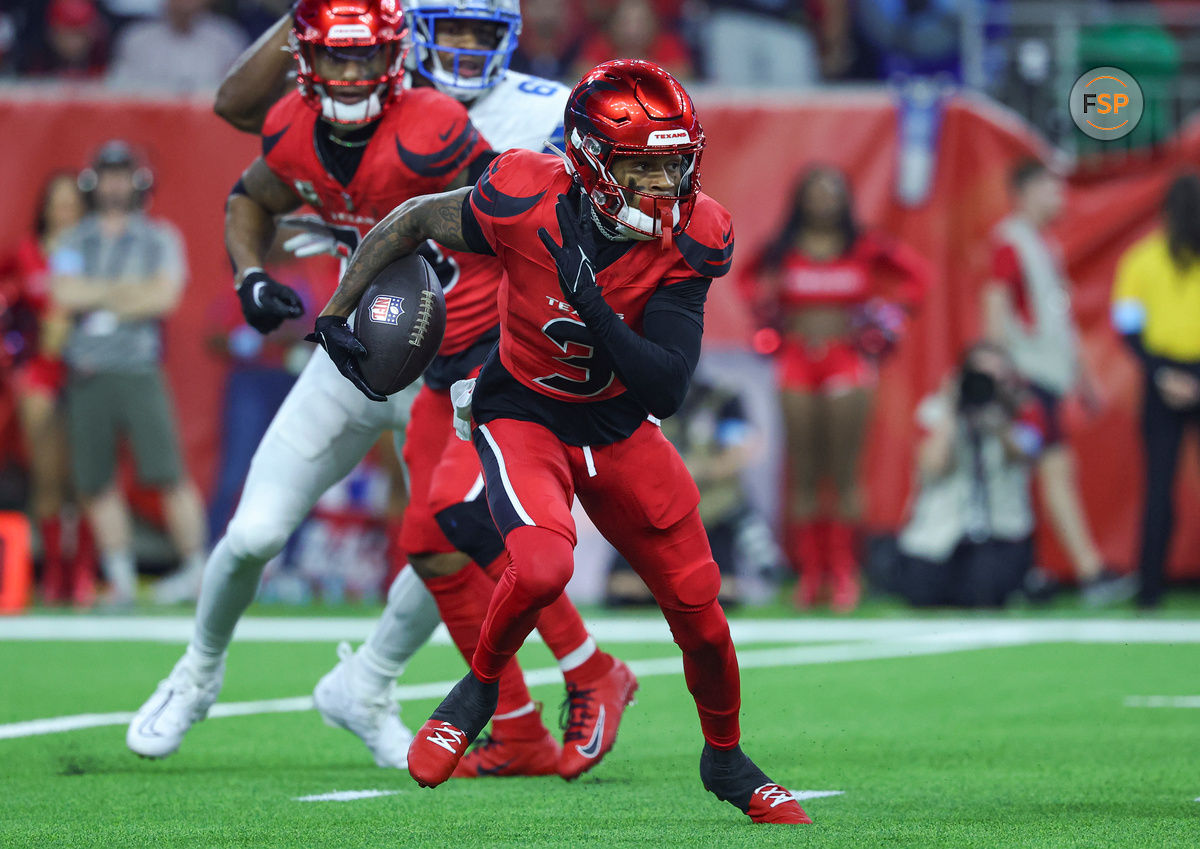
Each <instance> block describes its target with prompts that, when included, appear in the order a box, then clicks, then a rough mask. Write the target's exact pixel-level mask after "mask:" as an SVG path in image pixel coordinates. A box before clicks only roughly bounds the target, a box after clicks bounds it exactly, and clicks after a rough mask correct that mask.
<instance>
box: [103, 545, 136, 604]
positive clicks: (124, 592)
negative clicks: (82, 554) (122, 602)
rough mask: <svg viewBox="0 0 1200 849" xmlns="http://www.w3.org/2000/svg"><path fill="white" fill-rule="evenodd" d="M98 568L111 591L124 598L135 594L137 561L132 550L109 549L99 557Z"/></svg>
mask: <svg viewBox="0 0 1200 849" xmlns="http://www.w3.org/2000/svg"><path fill="white" fill-rule="evenodd" d="M100 570H101V571H102V572H104V580H106V581H108V583H109V585H110V586H111V587H112V588H113V591H114V592H115V593H116V594H117V595H119V596H123V597H125V598H133V597H134V596H135V595H137V562H136V561H135V560H134V559H133V552H132V551H128V550H125V551H109V552H105V553H104V554H103V555H101V557H100Z"/></svg>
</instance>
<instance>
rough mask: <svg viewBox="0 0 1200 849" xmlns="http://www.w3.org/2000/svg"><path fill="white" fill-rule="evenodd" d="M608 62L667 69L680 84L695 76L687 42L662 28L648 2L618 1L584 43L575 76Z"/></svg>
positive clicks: (576, 65)
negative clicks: (631, 61) (624, 61)
mask: <svg viewBox="0 0 1200 849" xmlns="http://www.w3.org/2000/svg"><path fill="white" fill-rule="evenodd" d="M609 59H644V60H646V61H647V62H653V63H654V64H655V65H659V66H661V67H663V68H666V69H667V70H668V71H670V72H671V75H672V76H674V77H675V78H676V79H678V80H680V81H682V82H687V81H688V80H689V79H691V78H692V77H693V76H695V68H694V66H693V62H692V54H691V51H690V50H689V48H688V45H687V42H685V41H684V40H683V38H682V37H680V36H679V35H678V34H677V33H675V32H671V31H669V30H667V29H664V28H663V26H662V22H661V21H660V20H659V17H658V14H657V13H656V12H655V10H654V6H653V5H652V4H651V3H650V0H618V2H617V3H616V4H615V5H614V6H613V8H612V14H611V17H609V19H608V25H607V26H606V27H605V28H604V29H603V30H600V31H598V32H595V33H593V34H592V35H590V36H589V37H586V38H585V39H584V41H583V44H582V46H581V47H580V50H579V58H578V59H577V60H576V62H575V76H580V77H581V76H583V75H584V74H585V73H587V72H588V71H590V70H591V69H592V68H594V67H595V66H596V65H599V64H600V63H601V62H607V61H608V60H609Z"/></svg>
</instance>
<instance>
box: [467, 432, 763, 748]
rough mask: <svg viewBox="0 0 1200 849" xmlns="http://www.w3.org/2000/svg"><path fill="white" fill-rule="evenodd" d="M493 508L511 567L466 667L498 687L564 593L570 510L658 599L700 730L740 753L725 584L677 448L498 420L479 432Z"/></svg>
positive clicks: (647, 437) (661, 441)
mask: <svg viewBox="0 0 1200 849" xmlns="http://www.w3.org/2000/svg"><path fill="white" fill-rule="evenodd" d="M475 445H476V448H478V449H479V455H480V459H481V460H482V461H483V469H484V478H485V480H486V481H487V495H488V504H489V506H490V507H491V509H492V516H493V518H495V519H496V524H497V526H498V527H499V528H500V530H501V532H502V533H504V534H505V545H506V547H507V548H508V551H509V555H510V557H511V560H512V563H511V564H510V565H509V567H508V569H507V570H506V571H505V573H504V575H503V577H502V578H501V579H500V583H499V584H498V585H497V587H496V592H495V594H494V595H493V596H492V600H491V604H490V606H489V608H488V614H487V620H486V621H485V622H484V626H483V633H482V634H481V635H480V640H479V647H478V648H477V649H476V650H475V655H474V658H473V659H472V662H471V668H472V670H473V671H474V672H475V674H476V675H477V676H478V677H479V678H481V679H482V680H485V681H495V680H498V678H499V677H500V675H501V673H502V672H503V670H504V667H505V665H506V664H507V663H508V662H509V660H510V659H511V658H512V656H513V655H514V654H515V653H516V651H517V649H519V648H520V647H521V644H522V643H523V642H524V641H525V638H526V637H527V636H528V635H529V632H530V631H531V630H533V627H534V625H535V624H536V622H537V617H538V615H539V613H540V612H541V610H542V609H543V608H544V607H546V606H547V605H549V604H550V603H552V602H554V601H555V600H556V599H558V598H559V597H560V596H561V595H562V593H563V591H564V590H565V589H566V586H567V582H568V581H569V580H570V577H571V573H572V571H573V568H574V558H573V553H572V549H573V547H574V543H575V526H574V522H573V521H572V519H571V502H572V500H573V498H574V497H575V496H576V495H578V496H579V500H580V502H581V503H582V504H583V506H584V508H585V509H586V510H587V511H588V515H589V516H590V517H591V518H592V521H593V522H595V524H596V527H597V528H598V529H599V530H600V532H601V533H602V534H604V536H605V537H606V538H607V539H608V540H609V542H611V543H612V544H613V545H614V546H615V547H616V549H617V550H618V551H619V552H620V553H621V554H622V555H623V556H624V557H625V559H626V560H628V561H629V563H630V565H632V566H633V568H634V570H635V571H636V572H637V573H638V575H640V576H641V578H642V580H644V581H645V582H646V585H647V586H648V587H649V588H650V591H651V592H652V593H653V594H654V598H655V600H656V601H657V602H658V605H659V607H660V608H661V609H662V611H663V614H664V616H665V617H666V619H667V622H668V624H669V625H670V626H671V633H672V635H673V636H674V638H675V642H676V643H677V644H678V645H679V647H680V649H681V650H682V651H683V666H684V675H685V677H686V679H687V685H688V689H689V690H690V691H691V693H692V696H693V698H694V699H695V700H696V709H697V712H698V713H699V715H700V728H701V731H702V732H703V734H704V738H705V740H707V741H708V742H709V743H710V744H712V745H713V746H716V747H718V748H729V747H732V746H734V745H736V744H737V742H738V739H739V737H740V731H739V728H738V711H739V709H740V707H741V695H740V693H741V685H740V680H739V675H738V666H737V656H736V654H735V652H734V648H733V641H732V639H730V636H729V624H728V622H727V621H726V619H725V612H724V611H723V610H722V609H721V606H720V605H719V604H718V603H717V592H718V591H719V589H720V586H721V576H720V572H719V571H718V569H717V564H716V562H715V561H714V560H713V558H712V552H711V550H710V549H709V545H708V536H707V535H706V534H705V531H704V526H703V524H701V522H700V514H699V512H698V511H697V509H696V506H697V504H698V503H699V500H700V496H699V492H698V491H697V489H696V484H695V483H694V482H693V481H692V479H691V476H690V475H689V474H688V472H687V469H686V468H685V467H684V465H683V461H682V460H681V459H680V458H679V454H678V453H677V452H676V450H675V448H674V447H673V446H672V445H671V444H670V442H668V441H667V439H666V437H664V436H663V435H662V431H660V430H659V429H658V428H657V427H656V426H654V425H653V424H651V423H649V422H646V423H645V424H643V425H642V426H641V427H640V428H638V430H637V431H636V432H635V433H634V434H633V435H632V436H630V437H629V438H628V439H624V440H622V441H620V442H617V443H614V444H612V445H605V446H598V447H593V448H579V447H576V446H571V445H566V444H565V443H563V442H561V441H560V440H559V439H558V438H557V437H556V436H555V435H554V434H553V433H551V432H550V431H549V430H548V429H546V428H544V427H542V426H540V425H536V424H533V423H531V422H523V421H516V420H512V419H498V420H495V421H491V422H488V423H487V424H485V425H481V426H479V427H478V428H476V434H475Z"/></svg>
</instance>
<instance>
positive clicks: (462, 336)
mask: <svg viewBox="0 0 1200 849" xmlns="http://www.w3.org/2000/svg"><path fill="white" fill-rule="evenodd" d="M318 120H319V116H318V114H317V112H316V110H314V109H312V108H311V107H310V106H308V105H307V104H306V103H305V102H304V101H303V99H302V98H301V97H300V93H299V92H292V93H290V94H288V95H287V96H286V97H284V98H282V99H281V100H280V101H279V102H278V103H276V104H275V105H274V106H273V107H272V108H271V111H270V112H269V113H268V114H267V119H266V122H265V123H264V124H263V137H262V143H263V160H264V161H265V162H266V164H267V167H269V168H270V169H271V171H273V172H274V173H275V175H276V176H278V177H279V178H280V179H281V180H283V181H284V182H286V183H289V184H290V185H291V186H292V187H293V188H294V189H295V190H296V193H297V194H299V195H300V197H301V198H303V199H304V201H305V202H306V203H307V204H308V205H309V206H311V207H312V208H313V209H314V210H315V211H316V212H317V213H318V214H319V215H320V216H321V217H322V218H323V219H324V220H325V221H326V223H328V224H330V225H333V226H335V227H340V228H344V229H345V232H346V235H347V241H348V242H351V243H353V244H357V243H358V241H359V239H361V238H362V237H363V236H364V235H366V233H367V231H368V230H370V229H371V228H372V227H373V226H375V224H376V223H377V222H378V221H379V220H380V219H382V218H383V217H384V216H386V215H387V214H388V213H389V212H391V211H392V210H393V209H394V208H395V207H397V206H399V205H400V204H401V203H403V202H404V201H406V200H408V199H409V198H413V197H416V196H418V195H425V194H433V193H436V192H441V191H444V190H445V189H446V186H447V184H448V183H449V182H450V180H451V179H453V178H454V176H455V175H457V174H458V173H459V172H460V171H461V170H462V169H463V168H464V167H466V166H467V165H468V164H469V163H470V162H471V161H472V160H474V159H475V158H476V157H477V156H479V155H480V154H481V153H484V152H485V151H487V150H488V149H489V147H490V145H489V144H488V142H487V140H486V139H485V138H484V137H483V136H482V135H480V133H479V131H478V130H476V129H475V126H474V125H473V124H472V123H471V119H470V118H469V117H468V115H467V110H466V108H465V107H464V106H463V105H462V104H461V103H459V102H458V101H457V100H455V99H454V98H452V97H447V96H446V95H444V94H441V93H440V92H438V91H436V90H435V89H432V88H414V89H409V90H407V91H405V92H404V93H403V94H402V95H401V96H400V97H399V98H398V99H397V100H396V101H395V102H393V103H392V104H391V105H390V106H389V107H388V108H387V109H386V110H385V111H384V113H383V117H381V118H380V119H379V125H378V126H377V127H376V129H375V132H374V134H373V135H372V136H371V138H370V141H368V142H367V146H366V150H365V151H364V152H363V158H362V161H361V162H360V163H359V165H358V170H356V171H355V172H354V177H353V179H352V180H351V181H350V184H349V185H348V186H343V185H342V184H341V183H339V182H338V181H337V180H336V179H335V178H334V177H333V176H332V175H330V174H329V173H328V172H327V171H326V170H325V166H324V165H322V164H321V160H320V158H319V157H318V156H317V150H316V145H315V144H314V142H313V134H314V133H315V132H317V126H316V125H317V121H318ZM483 259H484V258H478V259H475V258H472V260H471V261H470V262H471V265H472V266H473V265H474V264H481V263H482V262H483ZM455 260H456V261H457V260H458V256H457V255H456V256H455ZM434 264H435V266H436V265H438V263H434ZM436 270H437V271H438V272H439V278H440V279H442V280H443V284H444V288H445V293H446V335H445V338H444V339H443V340H442V347H441V350H440V353H442V354H448V353H455V352H457V351H458V350H461V349H462V348H465V347H467V346H468V345H469V344H470V342H472V341H473V340H474V339H476V338H477V337H479V336H480V335H481V334H483V333H485V332H487V331H488V330H491V329H492V328H493V327H495V326H496V322H497V317H496V290H495V275H496V273H497V272H494V271H493V272H492V273H491V274H486V273H470V274H464V273H463V269H460V268H457V267H456V266H454V265H449V266H447V267H443V268H437V269H436ZM331 291H332V290H331Z"/></svg>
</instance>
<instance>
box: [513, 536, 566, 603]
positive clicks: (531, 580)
mask: <svg viewBox="0 0 1200 849" xmlns="http://www.w3.org/2000/svg"><path fill="white" fill-rule="evenodd" d="M506 543H507V545H508V549H509V553H510V554H511V555H512V562H513V567H514V568H513V577H514V578H515V580H516V588H517V591H518V592H520V593H521V594H522V595H524V596H526V597H527V598H529V599H530V600H531V601H532V602H534V603H536V604H537V605H539V606H541V607H544V606H545V605H547V604H550V603H551V602H552V601H554V600H555V599H557V598H558V597H559V596H560V595H562V593H563V591H564V590H565V589H566V588H567V582H568V581H570V580H571V572H572V570H573V568H574V562H573V561H574V555H573V551H572V548H571V543H570V542H568V541H567V540H566V539H565V538H564V537H562V536H560V535H559V534H557V533H555V532H554V531H548V530H545V529H544V528H535V527H526V528H517V529H516V530H515V531H513V532H512V533H510V534H509V535H508V539H507V540H506Z"/></svg>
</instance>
